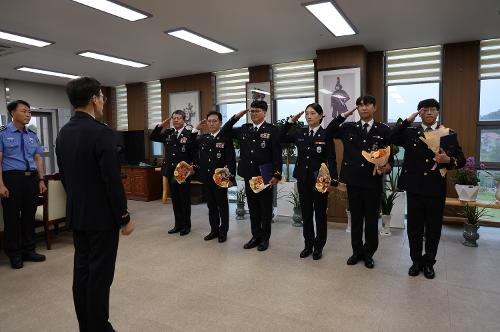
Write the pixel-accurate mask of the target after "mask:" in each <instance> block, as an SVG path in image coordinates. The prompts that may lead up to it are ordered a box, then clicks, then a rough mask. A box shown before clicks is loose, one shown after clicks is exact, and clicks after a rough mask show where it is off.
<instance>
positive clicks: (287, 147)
mask: <svg viewBox="0 0 500 332" xmlns="http://www.w3.org/2000/svg"><path fill="white" fill-rule="evenodd" d="M290 117H291V116H290ZM290 117H288V118H285V119H281V120H278V121H277V122H276V123H275V125H276V127H278V129H279V130H280V131H281V130H282V129H283V127H284V126H285V124H286V123H287V122H288V119H289V118H290ZM300 128H304V122H302V121H298V122H296V123H293V124H292V128H291V129H290V132H293V131H295V130H298V129H300ZM281 147H282V148H283V149H282V154H283V158H284V159H285V181H287V182H288V181H290V163H291V162H292V160H293V159H294V158H295V157H296V156H295V145H294V144H293V143H283V144H281Z"/></svg>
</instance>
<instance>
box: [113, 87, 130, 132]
mask: <svg viewBox="0 0 500 332" xmlns="http://www.w3.org/2000/svg"><path fill="white" fill-rule="evenodd" d="M115 91H116V130H122V131H123V130H128V112H127V86H126V85H119V86H117V87H116V88H115Z"/></svg>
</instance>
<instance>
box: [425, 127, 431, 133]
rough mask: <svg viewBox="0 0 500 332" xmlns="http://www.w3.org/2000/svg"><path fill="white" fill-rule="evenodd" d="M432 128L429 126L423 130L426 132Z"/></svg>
mask: <svg viewBox="0 0 500 332" xmlns="http://www.w3.org/2000/svg"><path fill="white" fill-rule="evenodd" d="M432 130H433V129H432V128H431V127H427V128H425V130H424V131H425V132H426V133H428V132H429V131H432Z"/></svg>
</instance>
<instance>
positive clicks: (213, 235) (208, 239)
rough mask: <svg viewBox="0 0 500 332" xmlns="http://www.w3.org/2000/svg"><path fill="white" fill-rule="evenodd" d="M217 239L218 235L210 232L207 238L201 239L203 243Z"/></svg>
mask: <svg viewBox="0 0 500 332" xmlns="http://www.w3.org/2000/svg"><path fill="white" fill-rule="evenodd" d="M218 237H219V234H217V233H212V232H210V233H209V234H208V235H207V236H205V237H204V238H203V240H205V241H210V240H213V239H216V238H218Z"/></svg>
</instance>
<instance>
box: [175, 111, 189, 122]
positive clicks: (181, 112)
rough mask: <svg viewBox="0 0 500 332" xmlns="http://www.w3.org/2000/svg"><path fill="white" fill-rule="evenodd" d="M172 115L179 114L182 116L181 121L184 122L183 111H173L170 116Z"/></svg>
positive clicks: (184, 115)
mask: <svg viewBox="0 0 500 332" xmlns="http://www.w3.org/2000/svg"><path fill="white" fill-rule="evenodd" d="M174 114H179V115H181V116H182V120H184V121H186V112H184V111H183V110H175V111H173V112H172V116H173V115H174Z"/></svg>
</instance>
